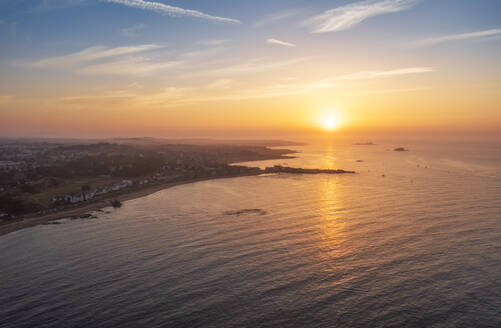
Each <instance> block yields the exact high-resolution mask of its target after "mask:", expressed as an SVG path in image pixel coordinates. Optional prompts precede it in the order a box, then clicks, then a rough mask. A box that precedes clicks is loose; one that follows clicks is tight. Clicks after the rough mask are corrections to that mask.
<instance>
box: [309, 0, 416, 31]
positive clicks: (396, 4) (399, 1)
mask: <svg viewBox="0 0 501 328" xmlns="http://www.w3.org/2000/svg"><path fill="white" fill-rule="evenodd" d="M419 1H420V0H382V1H381V0H379V1H374V0H370V1H363V2H356V3H352V4H349V5H345V6H341V7H337V8H334V9H330V10H327V11H325V12H323V13H322V14H320V15H318V16H315V17H313V18H310V19H309V20H307V21H306V22H305V24H306V25H308V26H311V27H312V32H313V33H325V32H335V31H344V30H347V29H350V28H352V27H354V26H356V25H358V24H360V23H361V22H363V21H364V20H366V19H368V18H371V17H374V16H379V15H383V14H390V13H397V12H400V11H404V10H407V9H409V8H411V7H413V6H414V5H415V4H417V3H418V2H419Z"/></svg>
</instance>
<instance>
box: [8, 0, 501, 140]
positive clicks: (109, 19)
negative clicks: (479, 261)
mask: <svg viewBox="0 0 501 328" xmlns="http://www.w3.org/2000/svg"><path fill="white" fill-rule="evenodd" d="M444 13H446V14H444ZM0 43H1V49H2V51H0V71H1V72H2V74H0V131H1V133H0V136H45V137H47V136H54V137H63V136H64V137H111V136H157V137H204V136H211V137H223V136H233V137H235V136H236V137H238V136H263V135H264V136H289V135H292V134H302V135H308V134H315V135H317V134H318V135H325V134H327V133H332V131H339V132H345V133H359V132H364V133H367V132H375V133H376V132H377V133H398V132H413V133H428V134H429V133H432V134H443V133H451V134H454V133H456V134H458V133H459V134H460V133H463V134H464V133H469V134H488V135H499V133H500V129H499V127H500V126H501V110H500V109H501V98H500V97H499V91H500V90H501V65H499V64H500V60H499V58H501V2H500V1H497V0H484V1H457V0H443V1H434V0H371V1H358V0H353V1H345V0H343V1H341V0H339V1H327V0H316V1H306V0H276V1H264V0H259V1H250V0H242V1H231V0H218V1H203V0H185V1H180V0H156V1H146V0H36V1H33V0H4V1H2V2H1V3H0Z"/></svg>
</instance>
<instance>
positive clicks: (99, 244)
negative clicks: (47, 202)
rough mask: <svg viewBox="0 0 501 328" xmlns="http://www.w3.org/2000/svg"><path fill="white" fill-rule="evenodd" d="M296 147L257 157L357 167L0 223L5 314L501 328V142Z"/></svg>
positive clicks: (9, 319) (0, 305)
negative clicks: (287, 155)
mask: <svg viewBox="0 0 501 328" xmlns="http://www.w3.org/2000/svg"><path fill="white" fill-rule="evenodd" d="M396 146H405V147H409V148H410V151H409V152H394V151H391V150H389V149H392V148H393V147H396ZM296 149H298V150H300V151H301V153H300V154H298V156H299V157H298V158H296V159H290V160H289V159H287V160H279V161H270V162H259V163H258V164H259V165H269V164H272V163H280V164H283V163H287V164H288V165H291V166H301V167H323V168H344V169H354V170H356V171H357V172H359V173H358V174H356V175H337V176H333V175H314V176H312V175H285V174H281V175H269V176H259V177H243V178H234V179H222V180H213V181H206V182H200V183H196V184H190V185H184V186H178V187H175V188H172V189H168V190H164V191H160V192H158V193H155V194H152V195H150V196H147V197H144V198H141V199H135V200H132V201H128V202H126V203H125V204H124V206H123V207H122V208H120V209H117V210H112V209H111V208H110V209H106V211H107V213H97V216H98V218H97V219H93V220H84V219H82V220H62V221H61V222H62V223H63V224H59V225H44V226H38V227H34V228H30V229H26V230H22V231H18V232H15V233H11V234H9V235H5V236H2V237H0V265H1V266H0V327H15V328H21V327H501V144H499V143H485V142H469V143H460V142H455V143H447V142H417V141H413V142H411V141H409V142H407V143H405V144H395V143H392V142H382V143H378V145H376V146H353V145H351V144H346V143H345V144H343V143H338V144H333V143H325V144H322V145H309V146H301V147H296ZM357 160H361V161H362V162H358V161H357ZM254 165H256V164H255V163H254ZM383 175H384V176H383Z"/></svg>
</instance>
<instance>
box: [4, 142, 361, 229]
mask: <svg viewBox="0 0 501 328" xmlns="http://www.w3.org/2000/svg"><path fill="white" fill-rule="evenodd" d="M96 147H97V148H99V147H101V148H103V147H104V151H107V150H109V149H110V145H103V144H97V145H96V146H91V148H90V150H91V151H96V149H97V148H96ZM73 148H74V146H73ZM73 148H72V149H71V150H70V154H71V155H72V156H73V155H74V154H78V153H79V152H81V151H82V149H81V146H78V148H77V150H75V149H73ZM62 149H63V150H64V152H66V150H67V149H66V148H64V147H63V148H62ZM139 149H140V151H141V152H140V153H139V155H140V156H139V157H140V158H142V157H143V156H145V155H143V154H146V153H145V152H144V148H139ZM155 149H156V151H158V152H159V153H160V154H164V155H165V157H164V160H162V161H160V162H162V163H168V164H169V165H163V166H162V168H161V171H155V172H156V173H155V175H152V176H150V180H149V182H148V183H145V184H143V183H134V184H130V185H128V186H127V187H124V188H123V189H118V190H115V191H111V192H109V193H105V194H100V195H98V196H97V195H96V196H95V197H94V198H88V199H86V198H85V197H84V199H83V201H79V202H75V203H73V202H68V201H67V202H65V203H58V202H54V200H55V199H58V198H60V197H53V198H52V199H53V204H52V206H50V207H48V208H47V209H46V210H42V211H38V212H31V213H30V212H25V213H20V214H19V215H16V216H13V217H12V218H11V219H9V220H0V236H2V235H5V234H8V233H11V232H14V231H17V230H21V229H24V228H28V227H33V226H36V225H40V224H49V223H50V222H51V221H56V220H60V219H64V218H75V219H76V218H89V217H92V215H91V214H90V213H91V212H96V211H102V210H103V209H104V208H108V207H109V208H111V207H112V202H114V201H116V202H118V203H121V202H124V201H127V200H131V199H136V198H141V197H145V196H147V195H150V194H152V193H155V192H158V191H160V190H163V189H168V188H172V187H175V186H179V185H184V184H191V183H196V182H201V181H206V180H214V179H225V178H235V177H245V176H258V175H262V174H280V173H286V174H321V173H323V174H343V173H355V172H353V171H344V170H329V169H327V170H323V169H303V168H292V167H288V166H281V165H275V166H273V167H267V168H265V169H261V168H258V167H251V166H242V165H239V164H238V163H243V162H254V161H261V160H278V159H286V158H293V156H291V155H292V154H294V153H296V151H294V150H289V149H270V148H268V147H267V146H261V145H260V146H233V145H232V146H230V147H228V146H224V147H221V146H213V145H203V146H196V147H195V148H193V146H189V145H188V146H182V145H174V146H167V147H165V146H163V147H161V148H155ZM56 150H57V152H56V154H57V155H58V158H61V150H60V149H59V148H56ZM135 150H137V149H136V148H134V151H135ZM50 151H51V152H52V153H54V150H52V149H50ZM84 151H85V152H86V154H87V152H88V151H89V149H88V148H84ZM101 151H102V150H101ZM130 151H131V150H130V149H129V150H128V152H130ZM64 152H63V153H64ZM52 153H51V154H52ZM119 154H120V155H121V156H122V157H120V160H121V162H119V163H120V164H119V165H120V167H122V166H123V165H124V161H125V164H129V163H134V162H133V160H134V158H135V157H132V155H130V154H129V155H127V156H128V157H127V156H125V157H124V155H123V154H124V153H123V146H122V147H121V148H120V153H119ZM99 156H102V155H99ZM221 157H223V159H222V160H221V161H218V160H220V159H221ZM89 158H91V159H93V158H94V157H89V155H85V156H84V157H82V158H81V159H79V161H82V160H83V161H84V162H85V161H89ZM96 158H98V157H96ZM104 158H105V159H106V160H107V162H105V163H106V164H107V165H109V167H112V165H114V163H113V162H111V161H110V160H109V156H105V157H104ZM99 159H100V160H101V161H102V158H101V157H99ZM127 161H128V162H127ZM110 162H111V164H110ZM69 163H70V165H74V164H72V163H73V162H69ZM91 164H92V165H91V166H92V167H95V166H96V162H95V161H94V162H91ZM62 167H63V168H65V166H62ZM86 168H87V167H86ZM30 170H31V171H33V170H34V169H30V168H25V167H23V168H22V170H18V171H17V172H18V174H20V172H21V173H22V172H30V174H31V175H33V172H31V171H30ZM129 171H130V170H129ZM72 172H77V171H76V170H73V171H72ZM151 172H153V171H151ZM159 172H161V174H163V175H159V174H160V173H159ZM73 174H74V173H73ZM129 174H130V173H129ZM143 177H144V176H143ZM44 179H46V177H44ZM78 179H82V178H81V177H78ZM141 179H142V178H141ZM78 181H80V180H78ZM128 181H132V180H128ZM137 181H141V180H137ZM24 185H26V182H24ZM24 185H23V186H24ZM11 189H13V190H14V192H15V191H16V190H17V189H19V187H17V186H14V187H13V188H11ZM51 190H53V189H51V188H50V187H48V189H45V190H42V194H44V193H45V194H49V195H51V196H54V192H52V194H51ZM57 190H60V189H57ZM10 192H11V193H12V191H10ZM89 192H91V191H89V188H88V187H87V189H86V191H85V192H84V191H83V190H82V191H81V192H80V193H81V194H82V195H83V194H85V193H89ZM4 193H5V191H4ZM21 195H27V196H25V197H31V196H30V194H26V193H24V194H21ZM45 196H47V195H45ZM0 210H1V209H0ZM0 212H1V211H0Z"/></svg>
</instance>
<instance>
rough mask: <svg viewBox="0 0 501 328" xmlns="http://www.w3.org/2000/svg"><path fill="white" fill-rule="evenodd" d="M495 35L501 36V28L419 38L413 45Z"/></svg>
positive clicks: (430, 44) (434, 43)
mask: <svg viewBox="0 0 501 328" xmlns="http://www.w3.org/2000/svg"><path fill="white" fill-rule="evenodd" d="M494 36H501V29H492V30H484V31H478V32H471V33H461V34H449V35H443V36H438V37H434V38H428V39H423V40H417V41H414V42H411V43H410V45H411V46H415V47H424V46H433V45H436V44H439V43H444V42H450V41H460V40H469V39H479V38H490V37H494Z"/></svg>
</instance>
